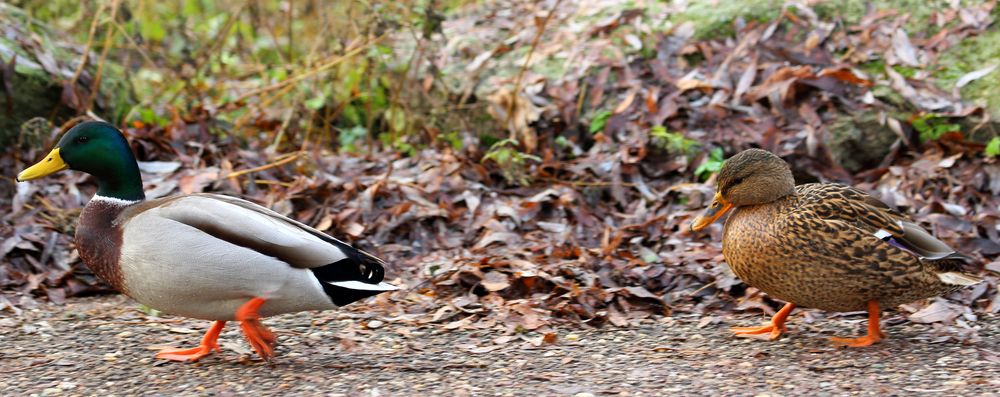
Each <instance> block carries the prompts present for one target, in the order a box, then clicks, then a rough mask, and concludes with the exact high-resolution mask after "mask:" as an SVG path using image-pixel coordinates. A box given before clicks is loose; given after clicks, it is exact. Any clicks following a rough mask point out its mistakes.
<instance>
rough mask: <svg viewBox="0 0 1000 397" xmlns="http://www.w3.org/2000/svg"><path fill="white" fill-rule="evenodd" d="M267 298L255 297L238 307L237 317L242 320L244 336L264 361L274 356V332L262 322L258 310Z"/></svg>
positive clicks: (241, 325)
mask: <svg viewBox="0 0 1000 397" xmlns="http://www.w3.org/2000/svg"><path fill="white" fill-rule="evenodd" d="M264 302H265V299H264V298H260V297H255V298H253V299H251V300H249V301H247V303H244V304H243V306H240V308H239V309H236V319H237V320H240V328H241V329H243V336H245V337H246V338H247V342H250V346H251V347H253V349H254V350H255V351H256V352H257V354H258V355H260V357H261V358H263V359H264V361H270V360H271V357H273V356H274V342H275V338H274V334H272V333H271V331H269V330H268V329H267V328H265V327H264V324H262V323H261V322H260V314H258V313H257V310H259V309H260V307H261V306H262V305H263V304H264Z"/></svg>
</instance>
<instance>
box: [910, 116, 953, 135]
mask: <svg viewBox="0 0 1000 397" xmlns="http://www.w3.org/2000/svg"><path fill="white" fill-rule="evenodd" d="M912 125H913V128H914V129H915V130H917V132H918V133H920V141H921V142H930V141H934V140H937V139H940V138H941V136H942V135H944V134H946V133H949V132H956V131H961V130H962V127H961V126H959V125H958V124H952V123H948V122H946V121H945V120H944V118H943V117H941V116H938V115H936V114H925V115H922V116H920V117H917V118H916V119H914V120H913V122H912Z"/></svg>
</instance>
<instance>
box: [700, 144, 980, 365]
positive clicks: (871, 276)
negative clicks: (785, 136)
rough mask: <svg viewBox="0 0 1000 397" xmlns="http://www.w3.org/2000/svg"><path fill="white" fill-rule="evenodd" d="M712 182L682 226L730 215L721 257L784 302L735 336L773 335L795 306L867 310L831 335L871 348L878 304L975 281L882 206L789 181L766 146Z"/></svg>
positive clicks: (950, 254) (877, 335) (845, 191)
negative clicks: (859, 333) (854, 331)
mask: <svg viewBox="0 0 1000 397" xmlns="http://www.w3.org/2000/svg"><path fill="white" fill-rule="evenodd" d="M718 181H719V186H718V189H717V193H716V195H715V198H714V199H713V200H712V204H711V205H710V206H709V207H708V208H707V209H706V210H705V213H704V214H702V215H701V216H699V217H698V218H697V219H695V221H694V222H693V223H692V224H691V229H692V230H700V229H702V228H705V227H707V226H708V225H709V224H711V223H712V222H714V221H716V220H717V219H719V218H720V217H721V216H722V215H723V214H725V213H726V212H731V214H730V216H729V219H728V220H726V224H725V227H724V233H723V237H722V253H723V255H724V256H725V258H726V261H727V262H729V265H730V267H732V269H733V272H735V273H736V275H737V276H739V277H740V279H742V280H743V281H744V282H745V283H747V284H749V285H751V286H754V287H757V288H758V289H760V290H762V291H764V292H766V293H767V294H768V295H770V296H772V297H774V298H777V299H781V300H784V301H786V302H788V303H786V304H785V306H784V307H783V308H782V309H781V310H779V311H778V312H777V313H776V314H775V315H774V316H773V317H772V318H771V321H770V322H768V323H767V324H765V325H763V326H760V327H734V328H733V332H734V333H735V334H736V335H737V336H749V335H762V334H766V335H767V338H768V339H771V340H774V339H777V338H778V337H780V336H781V333H782V332H783V331H785V321H786V319H787V318H788V315H789V313H791V312H792V310H793V309H794V308H795V307H796V306H806V307H813V308H818V309H823V310H830V311H856V310H867V311H868V333H867V335H865V336H863V337H860V338H831V340H832V341H833V342H834V343H837V344H842V345H847V346H852V347H863V346H870V345H871V344H873V343H876V342H878V341H879V340H881V339H882V338H884V337H885V334H884V333H883V332H882V331H881V329H880V326H879V316H880V313H881V308H885V307H894V306H897V305H899V304H902V303H907V302H911V301H915V300H918V299H922V298H928V297H932V296H937V295H941V294H944V293H947V292H949V291H952V290H955V289H958V288H962V287H964V286H969V285H973V284H976V283H978V282H980V281H981V280H980V279H979V278H978V277H976V276H974V275H971V274H965V273H963V272H962V265H963V264H964V262H965V261H966V260H967V259H968V258H967V257H965V256H964V255H962V254H959V253H957V252H955V250H953V249H951V248H950V247H948V246H947V245H946V244H944V243H943V242H941V241H940V240H938V239H936V238H934V236H931V235H930V233H927V231H926V230H924V229H922V228H921V227H920V226H918V225H916V224H914V223H913V222H911V221H910V220H909V219H907V218H906V217H905V216H903V215H902V214H900V213H899V212H897V211H895V210H893V209H891V208H889V206H888V205H886V204H885V203H883V202H881V201H879V200H878V199H876V198H874V197H872V196H869V195H868V194H867V193H865V192H862V191H860V190H858V189H855V188H852V187H850V186H845V185H841V184H836V183H812V184H807V185H800V186H795V180H794V178H792V173H791V170H790V169H789V168H788V164H787V163H785V162H784V160H782V159H781V158H779V157H778V156H775V155H774V154H772V153H770V152H768V151H765V150H760V149H749V150H744V151H742V152H740V153H738V154H736V155H735V156H733V157H732V158H730V159H729V160H726V163H725V164H723V166H722V170H720V171H719V176H718Z"/></svg>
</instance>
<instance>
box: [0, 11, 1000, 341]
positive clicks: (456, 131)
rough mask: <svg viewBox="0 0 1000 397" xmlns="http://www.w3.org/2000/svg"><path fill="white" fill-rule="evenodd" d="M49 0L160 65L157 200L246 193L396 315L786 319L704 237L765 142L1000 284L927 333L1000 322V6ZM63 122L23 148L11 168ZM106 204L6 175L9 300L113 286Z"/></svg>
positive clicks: (64, 15)
mask: <svg viewBox="0 0 1000 397" xmlns="http://www.w3.org/2000/svg"><path fill="white" fill-rule="evenodd" d="M26 3H27V4H25V5H24V6H25V9H26V10H28V11H29V12H30V13H32V15H34V16H35V17H37V18H44V19H46V20H47V21H50V22H51V23H52V24H53V25H56V26H57V27H59V28H63V29H66V30H68V31H70V32H76V34H78V35H79V36H80V37H82V38H83V41H84V42H85V43H87V44H86V46H87V47H88V48H89V50H90V51H91V52H90V53H91V54H93V56H92V57H90V59H91V60H90V61H88V62H94V59H97V60H100V59H101V57H115V58H116V59H119V60H120V61H121V63H122V64H125V65H133V66H134V67H133V68H131V69H130V72H129V82H130V84H131V85H132V87H133V88H132V89H134V90H135V92H136V97H137V98H139V99H140V102H141V103H140V104H138V105H135V106H133V107H131V108H129V109H127V110H125V111H120V112H116V113H114V114H115V116H112V115H105V117H108V118H109V119H112V121H114V122H115V123H117V124H119V125H121V126H123V127H124V130H125V132H126V134H127V135H128V136H129V137H130V139H131V140H132V144H133V148H134V149H135V151H136V153H137V154H138V156H139V158H140V160H142V161H143V164H142V170H143V173H144V180H145V183H146V189H147V191H148V192H149V193H148V196H149V197H159V196H163V195H168V194H174V193H190V192H200V191H214V192H222V193H227V194H233V195H239V196H242V197H246V198H249V199H251V200H254V201H256V202H259V203H262V204H263V205H266V206H269V207H271V208H273V209H275V210H277V211H279V212H282V213H284V214H287V215H289V216H292V217H294V218H296V219H298V220H300V221H302V222H305V223H307V224H310V225H314V226H316V227H317V228H319V229H320V230H323V231H326V232H329V233H331V234H333V235H335V236H338V237H343V238H345V239H347V240H349V241H351V242H353V243H355V244H357V245H359V246H361V247H363V248H366V249H369V250H371V251H372V252H374V253H376V254H378V255H379V256H381V257H383V258H385V259H387V260H388V262H390V266H391V268H390V270H391V272H390V274H391V277H392V278H394V279H395V280H394V282H395V283H397V284H401V285H406V286H407V289H406V290H404V291H401V292H397V293H394V294H391V295H387V297H386V298H384V299H381V298H380V300H379V303H378V304H377V305H375V309H374V310H382V311H384V312H387V313H397V314H399V315H405V316H413V317H414V318H416V317H420V318H425V319H427V321H432V322H434V323H440V324H443V326H444V327H445V328H446V329H495V328H499V329H504V330H507V331H509V332H524V331H535V330H543V331H542V332H541V333H542V334H544V329H545V327H549V326H552V325H555V324H561V323H571V324H577V325H583V326H588V327H589V326H600V325H604V324H610V325H614V326H628V325H640V324H643V322H644V321H647V319H650V318H660V316H661V315H665V314H671V313H695V314H700V315H703V316H705V318H708V319H711V318H712V317H711V316H712V314H713V313H716V312H719V311H723V312H727V311H742V310H761V311H764V312H773V310H774V307H775V302H773V301H771V300H769V299H768V298H766V297H765V296H763V295H762V294H760V293H759V292H758V291H756V290H755V289H753V288H750V287H747V286H745V285H743V284H742V283H740V281H739V280H738V279H736V278H735V277H734V276H733V275H732V273H731V272H730V271H729V270H728V268H727V266H726V265H725V261H724V259H723V258H722V255H721V249H720V248H721V247H720V244H719V241H720V238H721V226H720V225H715V226H713V227H712V228H711V229H710V230H709V232H708V233H705V234H689V233H687V232H686V230H687V226H686V225H687V222H689V221H690V219H691V218H692V216H693V215H694V214H695V213H697V212H698V211H699V210H700V209H701V208H702V207H703V206H704V205H705V204H706V203H707V201H708V200H710V198H711V195H712V194H713V190H714V186H713V181H714V180H713V175H714V173H715V172H716V171H718V169H719V167H720V166H721V162H722V160H723V159H724V158H725V157H726V156H728V155H731V154H733V153H735V152H737V151H739V150H741V149H743V148H746V147H750V146H757V147H763V148H766V149H768V150H771V151H773V152H775V153H777V154H779V155H781V156H782V157H784V158H786V159H787V160H788V161H789V162H790V163H791V164H792V166H793V168H794V170H795V171H796V177H797V178H798V179H799V181H800V182H812V181H839V182H844V183H849V184H853V185H856V186H858V187H860V188H862V189H865V190H867V191H870V192H872V193H874V194H876V195H877V196H879V197H881V198H882V199H883V200H884V201H886V202H887V203H889V204H890V205H893V206H897V207H899V208H900V209H901V210H902V211H904V212H906V213H908V214H910V215H911V216H913V217H914V219H916V220H917V221H919V222H920V223H922V224H923V225H925V226H927V227H928V228H929V229H930V230H932V231H933V232H934V234H936V235H937V236H939V237H941V238H942V239H944V240H945V241H946V242H948V243H950V244H951V245H953V246H954V247H955V248H958V249H959V250H961V251H963V252H966V253H968V254H970V255H971V256H973V257H974V258H975V259H976V261H978V262H979V263H981V264H982V265H983V267H984V269H986V270H985V273H984V274H987V276H986V279H987V282H986V283H982V284H980V285H978V286H977V287H975V288H970V289H967V290H963V291H959V292H956V293H954V294H952V295H950V296H949V297H947V298H946V299H940V300H931V301H928V302H916V303H914V304H912V305H906V306H904V307H902V310H903V313H905V314H907V315H908V317H909V319H910V320H912V321H915V322H925V323H938V324H945V325H946V326H943V327H936V328H934V332H936V333H938V335H939V336H940V337H943V338H951V339H958V340H963V341H968V340H974V339H975V338H976V335H977V331H976V330H977V325H976V321H977V319H978V318H979V316H982V315H984V314H988V313H997V312H1000V295H998V294H997V283H998V279H997V277H996V276H995V275H990V273H989V271H993V272H998V271H1000V262H998V259H997V257H998V254H1000V244H998V242H997V241H998V240H1000V239H998V226H997V225H998V217H1000V199H998V198H997V197H998V194H1000V164H998V163H997V155H998V154H1000V153H998V152H1000V138H998V137H997V132H996V123H994V122H993V121H992V118H991V116H992V114H991V112H990V110H989V108H988V105H989V104H988V103H976V101H975V100H971V98H967V97H965V96H963V95H966V96H968V95H970V92H969V91H968V90H966V89H964V88H965V87H972V86H975V85H976V84H977V82H978V81H979V80H983V81H986V79H989V78H993V77H994V76H996V74H995V73H1000V72H996V71H995V70H994V69H996V67H995V66H996V65H991V64H980V63H981V62H984V61H981V60H977V59H974V58H968V57H966V56H964V55H962V54H964V53H965V52H958V50H960V49H963V47H964V46H965V45H966V43H969V42H973V41H976V40H979V39H981V38H985V37H991V35H995V32H996V31H997V26H996V23H995V18H996V16H997V13H998V11H997V10H996V7H995V2H983V3H976V4H971V5H970V4H964V3H962V4H958V5H957V6H953V5H952V3H947V4H942V5H941V6H940V7H938V8H935V9H933V10H932V11H929V12H922V11H921V12H920V13H917V12H912V10H911V9H910V8H907V7H903V6H905V4H904V3H905V2H900V3H898V4H896V3H893V2H887V3H885V4H882V3H879V5H878V6H873V7H863V8H860V9H856V8H857V7H855V8H851V9H850V10H852V12H855V11H856V12H860V14H856V13H847V11H838V10H836V9H833V10H831V9H825V8H822V7H821V6H820V5H816V6H815V7H814V6H811V5H810V3H808V2H801V3H787V4H776V5H775V6H774V7H771V8H770V9H769V10H771V12H770V13H769V14H767V16H766V17H761V18H750V17H749V16H745V15H744V14H741V13H740V12H735V13H733V14H732V17H731V18H728V17H727V18H726V20H725V21H723V22H724V23H723V26H725V27H726V29H724V30H725V31H722V30H720V31H719V32H717V33H718V34H713V33H715V32H713V31H709V32H705V30H706V29H717V28H706V27H705V26H720V25H717V24H716V25H703V24H700V23H699V22H698V20H697V19H696V18H691V17H690V15H696V14H697V12H696V11H697V9H694V8H695V7H701V6H703V5H702V4H700V3H697V2H692V3H693V4H687V3H686V2H666V3H664V2H645V1H633V2H621V1H604V0H585V1H574V2H563V1H558V0H555V1H542V2H534V1H498V2H488V3H484V4H480V3H469V4H463V3H454V4H452V3H450V2H433V1H429V2H417V1H414V2H400V3H389V2H386V3H380V2H374V3H371V4H367V5H364V4H360V3H354V2H344V4H340V3H338V4H339V5H337V6H333V7H315V3H314V2H302V3H301V4H300V3H299V2H295V3H294V5H292V3H291V2H288V3H279V2H257V3H252V4H250V5H245V6H231V5H223V4H221V3H214V2H184V3H182V4H173V3H169V4H168V2H160V3H154V2H139V3H138V4H137V5H131V4H129V5H127V4H124V3H119V2H117V1H110V2H104V3H101V4H100V5H98V6H94V7H89V8H88V7H80V6H72V5H68V4H63V3H60V2H55V3H54V4H56V5H51V6H50V5H44V6H43V5H39V4H34V3H32V2H26ZM60 4H61V5H62V7H65V8H60V6H59V5H60ZM129 7H131V8H129ZM859 10H861V11H859ZM692 13H693V14H692ZM162 15H172V16H175V18H165V17H162ZM746 15H749V14H746ZM158 16H159V17H158ZM685 16H688V17H685ZM915 19H919V20H920V21H923V23H921V24H916V25H914V24H913V23H912V22H913V21H914V20H915ZM922 27H925V28H926V29H922ZM320 38H327V39H322V40H321V39H320ZM955 57H958V58H961V59H963V61H964V62H963V63H962V64H961V65H959V66H956V67H955V68H951V61H948V60H949V59H954V58H955ZM987 62H988V61H987ZM956 65H957V64H956ZM70 97H72V96H70ZM83 110H86V109H83ZM112 117H113V118H112ZM57 121H59V123H61V120H57ZM56 132H57V129H55V128H49V127H42V128H41V130H40V132H39V135H40V136H41V137H42V139H41V140H42V143H41V144H40V145H38V146H37V147H33V148H13V147H12V148H10V149H9V150H8V153H7V154H6V155H5V156H4V157H3V158H2V160H0V168H2V169H3V173H4V175H8V176H12V175H14V174H15V173H16V172H17V170H19V169H21V168H22V167H24V166H25V165H26V164H28V163H30V162H31V161H32V160H34V159H36V158H38V157H39V156H41V155H42V153H43V151H44V150H47V148H48V147H49V146H51V143H52V142H54V140H55V139H56V138H57V135H56ZM93 190H94V185H93V183H92V181H90V180H89V179H88V177H86V176H85V175H82V174H78V173H63V174H61V175H60V176H58V177H52V178H48V179H46V180H45V181H42V182H40V183H37V182H36V183H23V184H15V183H14V181H13V179H12V177H11V178H6V179H4V180H3V181H2V182H0V192H2V193H3V194H2V197H3V198H2V199H0V207H2V208H3V211H2V214H3V215H2V216H0V235H2V236H3V242H2V243H0V258H2V260H0V289H2V290H3V291H4V294H3V295H0V310H6V311H9V312H17V311H19V310H22V309H23V308H30V307H32V306H33V305H35V304H37V302H36V301H38V300H43V299H48V300H51V301H53V302H60V303H61V302H63V301H65V300H66V299H67V298H69V297H74V296H80V295H88V294H95V293H105V292H110V291H108V290H107V287H106V286H104V285H103V284H102V283H101V282H100V281H99V280H97V279H95V278H94V277H93V275H91V274H90V273H89V272H88V271H87V269H86V267H84V266H83V265H82V263H81V262H80V261H79V258H78V257H77V254H76V251H75V249H74V247H73V244H72V241H71V236H72V235H73V228H74V224H75V219H76V216H77V214H78V213H79V210H80V208H81V207H82V206H83V205H84V204H85V203H86V201H87V199H88V198H89V196H90V195H91V194H92V192H93ZM709 321H711V320H709Z"/></svg>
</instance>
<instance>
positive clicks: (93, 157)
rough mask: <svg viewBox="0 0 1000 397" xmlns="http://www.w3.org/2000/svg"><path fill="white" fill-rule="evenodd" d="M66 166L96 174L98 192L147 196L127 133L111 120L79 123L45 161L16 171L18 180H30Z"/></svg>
mask: <svg viewBox="0 0 1000 397" xmlns="http://www.w3.org/2000/svg"><path fill="white" fill-rule="evenodd" d="M67 168H68V169H71V170H76V171H83V172H86V173H88V174H90V175H93V176H94V178H96V179H97V184H98V190H97V194H98V195H101V196H104V197H112V198H117V199H122V200H129V201H135V200H142V199H144V198H145V195H144V194H143V192H142V179H141V177H140V175H139V165H138V164H137V163H136V161H135V155H133V154H132V149H131V148H130V147H129V145H128V141H127V140H125V136H124V135H123V134H122V133H121V131H119V130H118V129H117V128H115V127H114V126H113V125H111V124H108V123H105V122H103V121H88V122H84V123H80V124H77V125H76V126H75V127H73V128H71V129H70V130H69V131H67V132H66V134H65V135H63V137H62V139H60V140H59V143H58V144H56V147H55V148H53V149H52V151H51V152H49V154H48V155H47V156H45V158H44V159H42V161H39V162H38V163H37V164H35V165H33V166H31V167H28V168H27V169H25V170H24V171H21V173H19V174H17V180H18V181H30V180H33V179H38V178H41V177H44V176H47V175H51V174H53V173H56V172H59V171H62V170H64V169H67Z"/></svg>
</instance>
